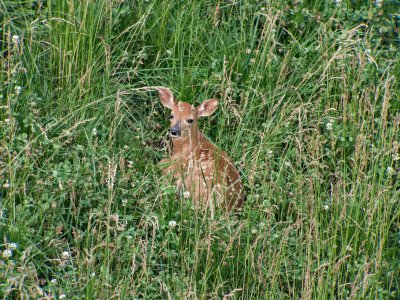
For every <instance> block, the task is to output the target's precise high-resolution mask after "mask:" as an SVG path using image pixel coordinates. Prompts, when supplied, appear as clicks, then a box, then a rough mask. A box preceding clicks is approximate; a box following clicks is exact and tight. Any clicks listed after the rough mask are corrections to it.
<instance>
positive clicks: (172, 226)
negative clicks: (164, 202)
mask: <svg viewBox="0 0 400 300" xmlns="http://www.w3.org/2000/svg"><path fill="white" fill-rule="evenodd" d="M168 226H169V227H171V228H175V227H176V221H174V220H171V221H169V222H168Z"/></svg>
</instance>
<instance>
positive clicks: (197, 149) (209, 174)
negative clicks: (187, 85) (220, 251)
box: [157, 87, 244, 213]
mask: <svg viewBox="0 0 400 300" xmlns="http://www.w3.org/2000/svg"><path fill="white" fill-rule="evenodd" d="M157 90H158V96H159V98H160V101H161V103H162V105H163V106H165V107H166V108H168V109H170V110H171V114H170V116H169V119H170V123H171V126H170V128H169V136H170V138H171V140H172V153H171V156H170V158H165V159H162V160H161V161H160V162H159V165H160V166H161V168H162V172H163V174H164V175H169V176H172V180H173V181H174V182H175V185H176V187H177V189H178V191H180V192H181V193H183V195H184V196H185V198H189V197H191V199H192V201H193V202H194V204H195V206H196V207H201V208H210V210H211V212H212V213H214V211H215V208H221V209H223V210H225V211H228V212H229V211H231V210H232V209H233V208H235V209H237V208H240V207H241V206H242V203H243V198H244V188H243V184H242V182H241V178H240V174H239V172H238V170H237V169H236V168H235V165H234V163H233V162H232V159H231V158H230V157H229V156H228V154H227V153H226V152H225V151H223V150H221V149H219V148H218V147H217V146H215V145H214V144H213V143H212V142H211V141H210V140H209V139H208V138H207V137H206V136H205V135H204V134H203V133H202V132H201V131H200V130H199V127H198V119H199V118H201V117H208V116H210V115H212V114H213V113H214V112H215V110H216V109H217V106H218V100H216V99H208V100H205V101H203V102H202V103H201V104H200V105H199V106H198V107H195V106H194V105H191V104H190V103H187V102H180V101H177V100H176V98H175V96H174V95H173V93H172V91H171V90H170V89H168V88H165V87H158V88H157Z"/></svg>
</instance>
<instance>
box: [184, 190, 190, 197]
mask: <svg viewBox="0 0 400 300" xmlns="http://www.w3.org/2000/svg"><path fill="white" fill-rule="evenodd" d="M183 198H185V199H189V198H190V192H189V191H184V192H183Z"/></svg>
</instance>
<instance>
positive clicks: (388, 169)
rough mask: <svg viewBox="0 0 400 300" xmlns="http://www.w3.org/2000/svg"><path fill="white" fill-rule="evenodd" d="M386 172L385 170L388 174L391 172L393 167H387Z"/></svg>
mask: <svg viewBox="0 0 400 300" xmlns="http://www.w3.org/2000/svg"><path fill="white" fill-rule="evenodd" d="M386 172H387V173H388V174H393V172H394V169H393V168H392V167H387V168H386Z"/></svg>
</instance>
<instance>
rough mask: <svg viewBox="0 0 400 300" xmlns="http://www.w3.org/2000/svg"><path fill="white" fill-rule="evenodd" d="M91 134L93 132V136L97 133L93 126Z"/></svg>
mask: <svg viewBox="0 0 400 300" xmlns="http://www.w3.org/2000/svg"><path fill="white" fill-rule="evenodd" d="M92 134H93V135H94V136H96V135H97V129H96V128H93V129H92Z"/></svg>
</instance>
